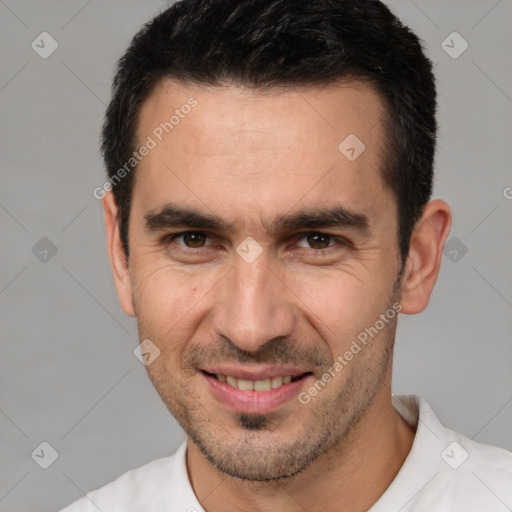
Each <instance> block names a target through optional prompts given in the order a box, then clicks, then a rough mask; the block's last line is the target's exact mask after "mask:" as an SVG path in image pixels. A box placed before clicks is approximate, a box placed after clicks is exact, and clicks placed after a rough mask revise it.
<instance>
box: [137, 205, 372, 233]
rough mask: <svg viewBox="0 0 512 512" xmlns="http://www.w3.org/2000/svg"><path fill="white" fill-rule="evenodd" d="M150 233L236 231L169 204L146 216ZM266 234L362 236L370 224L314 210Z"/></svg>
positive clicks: (332, 210) (340, 212)
mask: <svg viewBox="0 0 512 512" xmlns="http://www.w3.org/2000/svg"><path fill="white" fill-rule="evenodd" d="M144 218H145V227H146V229H147V230H148V231H159V230H163V229H168V228H176V227H190V228H192V227H193V228H199V229H204V230H212V231H224V232H229V231H233V230H234V228H235V224H234V223H232V222H227V221H226V220H224V219H222V218H221V217H218V216H216V215H212V214H209V213H206V212H202V211H200V210H197V209H194V208H190V207H187V206H180V205H177V204H174V203H168V204H166V205H164V206H163V207H161V208H160V209H159V210H158V211H150V212H149V213H147V214H146V215H145V216H144ZM263 225H264V227H266V229H267V232H269V233H272V234H275V233H280V232H285V231H293V230H297V229H304V228H308V229H320V228H340V227H341V228H346V229H351V230H354V231H358V232H360V233H361V234H363V235H369V234H370V221H369V219H368V217H367V216H366V215H364V214H362V213H358V212H354V211H351V210H349V209H347V208H345V207H342V206H341V205H336V206H334V207H329V208H313V209H308V210H300V211H298V212H294V213H290V214H285V215H283V216H281V217H279V218H277V219H274V220H272V221H271V222H269V223H263Z"/></svg>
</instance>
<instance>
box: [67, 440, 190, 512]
mask: <svg viewBox="0 0 512 512" xmlns="http://www.w3.org/2000/svg"><path fill="white" fill-rule="evenodd" d="M182 448H183V446H182V447H180V448H179V449H178V451H177V452H176V453H175V454H174V455H171V456H168V457H163V458H160V459H156V460H154V461H151V462H149V463H147V464H145V465H143V466H140V467H138V468H136V469H132V470H130V471H127V472H126V473H124V474H123V475H121V476H120V477H118V478H117V479H116V480H114V481H112V482H110V483H108V484H106V485H105V486H103V487H101V488H99V489H96V490H95V491H91V492H89V493H87V495H86V496H84V497H83V498H80V499H79V500H77V501H75V502H74V503H72V504H71V505H69V506H68V507H66V508H65V509H63V510H62V511H61V512H97V511H98V509H100V510H101V511H102V512H126V511H127V510H146V509H147V510H154V511H157V510H161V509H162V508H161V504H162V501H163V497H162V492H163V489H166V490H169V492H172V489H169V486H170V483H171V482H173V480H176V479H174V478H173V473H175V472H176V471H177V470H178V465H177V464H176V462H177V461H178V459H179V458H180V457H182V456H183V454H182V453H181V451H182ZM176 476H178V475H176ZM177 479H178V478H177Z"/></svg>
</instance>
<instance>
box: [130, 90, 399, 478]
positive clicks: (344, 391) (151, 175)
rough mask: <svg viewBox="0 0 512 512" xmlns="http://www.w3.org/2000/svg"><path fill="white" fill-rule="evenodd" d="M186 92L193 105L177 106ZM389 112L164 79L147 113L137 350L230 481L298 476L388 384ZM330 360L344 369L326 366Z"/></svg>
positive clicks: (355, 94)
mask: <svg viewBox="0 0 512 512" xmlns="http://www.w3.org/2000/svg"><path fill="white" fill-rule="evenodd" d="M191 97H193V98H195V100H197V105H196V106H195V107H193V108H191V109H189V108H182V106H183V105H185V104H187V101H188V100H189V98H191ZM175 110H179V111H180V113H181V115H180V116H179V117H180V119H179V122H177V123H176V124H174V126H173V128H172V129H171V130H169V133H168V134H166V133H165V132H163V137H162V141H158V138H157V137H155V135H154V133H155V129H156V128H157V127H158V126H159V125H160V123H162V122H165V121H167V120H169V118H170V116H171V115H173V114H174V113H175ZM188 111H190V112H189V113H187V114H185V112H188ZM383 114H384V111H383V106H382V103H381V101H380V100H379V97H378V96H377V95H376V93H375V92H374V91H373V90H372V89H371V88H370V87H369V86H365V85H363V84H361V83H354V82H352V83H350V84H346V85H338V86H336V87H335V86H331V87H328V88H326V87H322V88H299V89H295V90H288V91H284V90H283V91H279V92H278V91H276V90H273V92H267V93H254V92H253V93H251V92H248V91H245V90H242V89H240V88H236V87H223V88H221V87H214V88H209V89H207V88H199V87H195V86H194V87H193V86H190V85H188V86H185V85H180V84H177V83H174V82H171V81H164V82H161V83H160V84H159V86H158V87H157V88H156V89H155V90H154V92H153V93H152V94H151V96H150V97H149V98H148V100H146V101H145V102H144V104H143V105H142V108H141V111H140V118H139V125H138V144H137V147H139V146H140V145H141V144H143V143H145V142H146V140H147V137H148V136H151V137H152V138H153V139H154V140H155V141H156V142H157V144H156V147H154V148H153V149H151V151H150V152H149V154H148V155H147V156H146V157H145V158H144V159H143V160H142V162H141V163H140V164H139V168H138V170H137V175H136V181H135V185H134V189H133V196H132V207H131V213H130V225H129V244H130V259H129V271H130V279H131V293H132V295H133V303H134V308H135V313H136V316H137V322H138V328H139V335H140V339H141V340H143V339H150V340H151V341H152V343H154V344H155V345H156V346H157V347H158V348H159V350H160V355H159V356H158V357H157V358H156V359H155V360H154V361H153V362H152V363H151V364H150V365H149V366H148V367H147V370H148V374H149V376H150V378H151V380H152V382H153V384H154V385H155V387H156V389H157V390H158V392H159V394H160V396H161V397H162V399H163V401H164V402H165V403H166V405H167V406H168V408H169V409H170V411H171V412H172V413H173V414H174V415H175V417H176V418H177V419H178V421H179V422H180V423H181V425H182V427H183V428H184V430H185V431H186V433H187V434H188V436H189V437H191V438H192V439H193V440H194V442H195V443H196V444H197V446H199V447H200V449H201V451H202V452H203V454H204V455H205V456H206V457H207V458H208V460H210V462H212V463H213V464H214V465H215V466H216V467H217V468H218V469H220V470H222V471H224V472H226V473H228V474H230V475H232V476H238V477H242V478H248V479H253V480H264V479H273V478H280V477H284V476H289V475H292V474H295V473H297V472H299V471H301V470H302V469H303V468H305V467H306V466H307V465H308V464H309V463H310V462H311V461H313V460H314V459H315V458H316V457H317V456H319V455H320V454H322V453H324V452H325V451H326V450H327V449H328V448H330V447H331V446H333V445H334V444H335V443H337V442H338V441H339V440H340V439H342V438H343V436H344V435H346V433H347V432H348V431H349V430H350V427H351V426H353V425H354V424H355V423H356V421H357V420H358V419H359V418H360V417H361V416H362V414H363V413H364V411H365V410H366V409H367V407H368V406H369V405H370V404H371V402H372V400H373V398H374V397H375V396H376V394H378V393H380V392H381V391H382V390H383V389H384V387H385V386H386V384H387V385H389V382H390V360H391V353H392V345H393V340H394V332H395V327H396V318H395V319H394V320H389V322H386V324H385V327H384V328H380V329H377V331H378V334H375V325H376V322H377V321H378V320H379V319H380V318H381V316H380V315H384V314H386V311H388V310H389V309H390V308H391V305H392V304H393V303H394V302H395V301H396V300H397V299H398V298H399V295H398V291H397V287H396V282H397V276H398V273H399V269H400V261H399V256H398V244H397V213H396V212H397V211H396V205H395V201H394V198H393V195H392V193H391V191H390V190H389V189H388V188H387V187H385V185H384V183H383V181H382V179H381V177H380V172H379V169H380V167H381V166H382V162H383V155H384V150H385V146H384V140H383V128H382V125H381V122H380V120H381V118H382V117H383ZM174 121H176V119H174ZM158 133H160V132H158ZM352 134H353V135H355V136H357V138H358V139H359V140H360V141H362V142H363V143H364V145H365V149H364V151H363V152H362V153H361V154H360V155H359V156H357V154H358V152H360V150H361V146H357V145H356V143H355V142H354V141H355V139H354V138H353V135H352ZM349 136H352V138H349V139H348V140H347V142H346V143H345V144H344V145H342V147H341V150H340V149H339V148H338V147H339V146H340V143H341V142H342V141H344V140H345V139H346V138H347V137H349ZM352 147H353V148H354V151H352V150H351V149H350V148H352ZM354 156H357V158H355V159H354ZM347 157H349V158H347ZM170 206H172V209H168V210H167V211H166V208H168V207H170ZM185 210H187V211H188V213H192V212H194V213H197V214H200V215H201V216H203V217H208V218H209V219H210V220H211V218H216V219H217V221H218V222H216V223H212V222H210V223H209V224H207V225H205V224H203V221H204V220H205V219H204V218H199V217H198V216H197V215H196V216H194V215H189V216H188V217H187V216H186V215H182V214H183V213H184V211H185ZM335 210H337V212H338V213H340V212H341V215H331V216H330V217H329V218H330V219H331V222H328V220H326V217H325V214H326V212H327V211H333V212H334V211H335ZM190 231H192V232H194V233H190ZM184 232H188V233H185V234H184ZM174 235H176V236H174ZM173 236H174V238H172V237H173ZM247 237H251V238H249V239H247ZM256 256H257V257H256ZM381 324H382V321H381V322H380V323H379V324H377V325H378V326H379V327H380V326H381ZM369 328H374V330H373V331H371V332H372V334H373V336H372V337H370V336H368V337H367V341H368V343H367V344H366V345H363V344H362V343H361V342H360V341H358V335H360V334H361V333H362V332H364V331H365V329H369ZM367 332H368V331H367ZM363 337H364V336H363ZM359 340H361V337H360V338H359ZM354 341H356V342H357V343H358V345H359V346H360V351H358V352H357V349H354V350H353V351H352V353H353V354H354V352H357V353H355V354H354V355H353V358H351V360H347V358H345V357H344V354H345V353H346V352H347V351H350V349H351V346H352V347H353V342H354ZM338 356H342V357H344V359H343V360H344V361H345V363H346V364H343V365H342V369H339V366H337V367H336V368H337V371H336V370H334V371H333V370H332V367H333V365H334V364H335V362H336V361H339V360H338ZM330 368H331V379H330V382H328V383H327V384H326V385H325V386H323V387H321V386H317V390H318V387H321V390H320V391H318V392H317V393H316V395H315V393H314V392H312V393H309V392H308V390H309V389H310V388H311V387H312V386H313V385H314V384H315V382H316V381H317V380H318V379H320V380H322V376H323V375H324V374H325V373H326V372H328V371H329V369H330ZM219 375H220V376H221V377H219ZM332 375H334V377H332ZM226 376H227V382H226ZM287 376H292V377H293V379H292V381H291V382H287V381H288V380H289V377H287ZM283 377H284V383H283V384H282V385H281V383H282V382H283V381H282V378H283ZM255 381H258V382H256V384H255V383H254V382H255ZM272 385H274V386H276V387H274V388H272ZM254 386H256V388H257V389H258V390H259V389H261V391H258V390H256V391H255V390H252V389H247V390H246V389H245V388H251V387H254ZM238 388H244V389H238ZM269 388H270V390H269ZM388 392H389V390H388ZM299 397H301V398H302V399H301V400H299ZM307 397H309V398H310V399H309V400H308V399H307ZM303 402H308V403H303Z"/></svg>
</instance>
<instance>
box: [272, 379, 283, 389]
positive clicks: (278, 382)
mask: <svg viewBox="0 0 512 512" xmlns="http://www.w3.org/2000/svg"><path fill="white" fill-rule="evenodd" d="M282 385H283V377H272V389H275V388H278V387H279V386H282Z"/></svg>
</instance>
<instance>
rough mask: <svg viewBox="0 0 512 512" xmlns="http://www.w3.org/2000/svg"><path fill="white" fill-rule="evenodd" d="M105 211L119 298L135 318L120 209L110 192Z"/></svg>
mask: <svg viewBox="0 0 512 512" xmlns="http://www.w3.org/2000/svg"><path fill="white" fill-rule="evenodd" d="M103 211H104V213H105V230H106V235H107V250H108V257H109V259H110V265H111V267H112V272H113V275H114V284H115V286H116V291H117V296H118V298H119V302H120V303H121V307H122V308H123V311H124V312H125V313H126V314H127V315H129V316H135V308H134V306H133V296H132V283H131V276H130V270H129V266H128V261H127V258H126V255H125V252H124V249H123V244H122V242H121V235H120V231H119V221H118V217H117V213H118V209H117V205H116V203H115V200H114V195H113V194H112V192H110V191H109V192H106V193H105V196H104V197H103Z"/></svg>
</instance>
